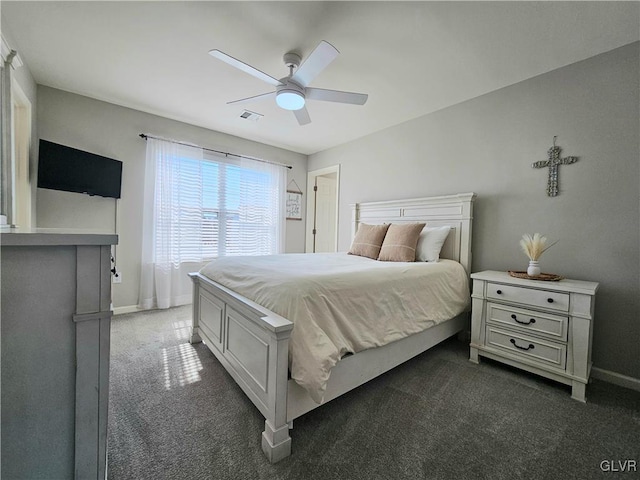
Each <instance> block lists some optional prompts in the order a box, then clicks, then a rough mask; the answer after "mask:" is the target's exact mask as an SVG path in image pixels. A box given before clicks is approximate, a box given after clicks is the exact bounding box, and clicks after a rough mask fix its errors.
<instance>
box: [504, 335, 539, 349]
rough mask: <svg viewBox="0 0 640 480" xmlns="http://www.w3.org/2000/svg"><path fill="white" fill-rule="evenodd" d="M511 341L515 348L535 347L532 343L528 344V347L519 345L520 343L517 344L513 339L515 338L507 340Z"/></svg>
mask: <svg viewBox="0 0 640 480" xmlns="http://www.w3.org/2000/svg"><path fill="white" fill-rule="evenodd" d="M509 341H510V342H511V343H513V346H514V347H516V348H519V349H520V350H533V349H534V348H536V347H535V346H534V345H533V344H532V343H530V344H529V346H528V347H521V346H520V345H518V344H517V343H516V341H515V339H513V338H512V339H511V340H509Z"/></svg>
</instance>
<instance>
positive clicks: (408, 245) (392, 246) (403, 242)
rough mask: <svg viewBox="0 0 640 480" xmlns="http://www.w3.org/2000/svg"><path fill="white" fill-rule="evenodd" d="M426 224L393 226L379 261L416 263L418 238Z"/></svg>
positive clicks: (381, 250) (383, 244) (386, 237)
mask: <svg viewBox="0 0 640 480" xmlns="http://www.w3.org/2000/svg"><path fill="white" fill-rule="evenodd" d="M425 225H426V224H425V223H407V224H401V225H398V224H395V223H394V224H391V226H389V230H387V235H386V236H385V237H384V242H383V243H382V248H381V249H380V255H379V256H378V260H383V261H387V262H415V261H416V245H417V244H418V237H420V232H421V231H422V229H423V228H424V226H425Z"/></svg>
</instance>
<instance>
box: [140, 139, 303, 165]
mask: <svg viewBox="0 0 640 480" xmlns="http://www.w3.org/2000/svg"><path fill="white" fill-rule="evenodd" d="M140 138H144V139H145V140H146V139H147V138H155V139H156V140H163V141H165V142H171V143H177V144H178V145H184V146H186V147H196V148H201V149H202V150H206V151H207V152H214V153H219V154H221V155H224V156H225V157H226V156H229V155H231V156H232V157H238V158H246V159H247V160H255V161H256V162H262V163H268V164H270V165H277V166H278V167H284V168H289V169H292V168H293V167H292V166H291V165H285V164H284V163H278V162H271V161H269V160H264V159H262V158H255V157H247V156H246V155H238V154H237V153H229V152H221V151H220V150H214V149H212V148H206V147H201V146H200V145H194V144H192V143H186V142H179V141H178V140H169V139H168V138H162V137H154V136H153V135H147V134H146V133H141V134H140Z"/></svg>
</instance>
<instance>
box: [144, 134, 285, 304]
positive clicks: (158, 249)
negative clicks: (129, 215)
mask: <svg viewBox="0 0 640 480" xmlns="http://www.w3.org/2000/svg"><path fill="white" fill-rule="evenodd" d="M285 180H286V172H285V170H284V168H283V167H282V166H277V165H272V164H268V163H265V162H259V161H255V160H246V159H240V160H239V159H235V158H226V157H224V156H218V155H212V154H211V153H209V152H205V151H203V149H201V148H198V147H191V146H185V145H181V144H177V143H175V142H169V141H165V140H158V139H153V138H148V139H147V155H146V171H145V185H144V215H143V240H142V267H141V275H140V298H139V302H138V303H139V307H140V308H144V309H149V308H154V307H157V308H168V307H172V306H176V305H184V304H187V303H190V302H191V281H190V279H189V277H188V275H187V274H188V273H189V272H194V271H198V270H199V269H200V268H201V267H202V266H203V265H204V264H206V263H207V262H208V261H210V260H212V259H213V258H216V257H218V256H224V255H266V254H274V253H281V252H283V251H284V237H285V235H284V233H285V232H284V228H285V224H284V218H285V212H284V209H285V201H284V200H285V192H284V189H285Z"/></svg>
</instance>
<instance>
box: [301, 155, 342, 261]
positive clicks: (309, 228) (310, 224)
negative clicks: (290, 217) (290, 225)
mask: <svg viewBox="0 0 640 480" xmlns="http://www.w3.org/2000/svg"><path fill="white" fill-rule="evenodd" d="M332 173H335V174H336V218H335V222H336V228H335V238H334V240H333V241H334V249H335V251H336V252H337V251H338V218H339V217H340V209H339V206H340V165H333V166H331V167H325V168H320V169H318V170H313V171H311V172H308V173H307V193H308V195H307V225H306V227H305V250H304V251H305V252H307V253H311V252H313V228H314V226H315V219H316V215H315V200H316V196H315V194H314V190H313V187H314V186H315V184H316V177H322V176H324V175H329V174H332Z"/></svg>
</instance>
